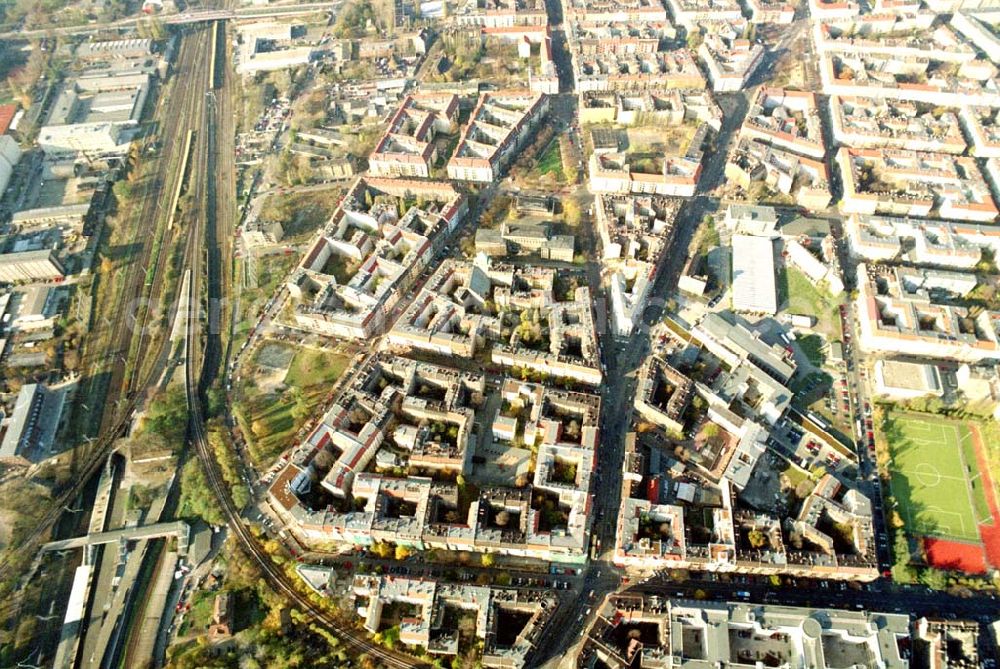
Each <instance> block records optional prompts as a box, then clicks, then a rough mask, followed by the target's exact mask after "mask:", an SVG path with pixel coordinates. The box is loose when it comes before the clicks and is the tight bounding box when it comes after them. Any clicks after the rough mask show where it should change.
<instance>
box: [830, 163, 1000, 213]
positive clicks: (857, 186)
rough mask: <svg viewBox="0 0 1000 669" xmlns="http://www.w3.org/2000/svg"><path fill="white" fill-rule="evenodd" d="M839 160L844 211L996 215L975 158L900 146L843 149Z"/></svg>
mask: <svg viewBox="0 0 1000 669" xmlns="http://www.w3.org/2000/svg"><path fill="white" fill-rule="evenodd" d="M836 162H837V165H838V167H839V168H840V175H841V179H842V180H843V184H844V196H843V198H842V200H841V204H840V206H841V210H842V211H844V212H845V213H851V214H875V213H886V214H897V215H906V216H928V215H930V213H931V211H932V210H934V211H936V212H937V215H938V216H940V217H941V218H951V219H961V220H967V221H979V222H989V221H993V220H994V219H995V218H996V217H997V214H998V213H1000V212H998V211H997V207H996V204H995V203H994V201H993V196H992V195H991V194H990V190H989V186H988V185H987V184H986V181H985V179H983V175H982V174H981V173H980V171H979V167H978V166H977V165H976V163H975V160H974V159H972V158H966V157H956V156H950V155H948V154H943V153H929V152H922V151H904V150H899V149H885V150H878V149H850V148H846V147H845V148H841V149H840V150H839V151H838V152H837V157H836Z"/></svg>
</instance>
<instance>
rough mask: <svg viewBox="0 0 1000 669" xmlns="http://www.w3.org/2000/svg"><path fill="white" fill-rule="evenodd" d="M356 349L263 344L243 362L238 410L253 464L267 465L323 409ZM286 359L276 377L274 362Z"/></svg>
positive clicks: (241, 427) (235, 407) (236, 409)
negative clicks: (282, 373) (284, 369)
mask: <svg viewBox="0 0 1000 669" xmlns="http://www.w3.org/2000/svg"><path fill="white" fill-rule="evenodd" d="M352 355H353V354H352V353H349V352H346V353H340V352H336V351H325V350H319V349H312V348H302V347H297V346H290V345H285V344H281V343H278V342H268V343H266V344H264V345H263V346H262V347H261V348H260V349H259V350H258V352H257V353H256V354H255V355H254V357H253V358H252V359H251V360H250V361H249V363H248V364H246V365H244V370H245V371H244V374H243V383H242V385H241V387H240V388H239V392H238V395H237V398H236V401H235V402H234V407H233V408H234V413H235V415H236V419H237V421H238V422H239V425H240V429H241V430H242V432H243V434H244V435H245V436H246V440H247V445H248V447H249V451H250V455H251V457H252V458H253V460H254V463H255V464H256V465H257V466H259V467H266V466H267V465H269V464H270V463H271V462H272V461H273V460H274V458H276V457H277V456H278V455H279V454H280V453H281V452H282V451H284V450H285V449H286V448H288V447H289V446H291V445H292V442H293V441H294V440H295V438H296V434H297V433H298V431H299V430H300V429H301V428H302V426H303V425H304V424H305V423H306V421H307V420H308V419H309V418H310V417H311V416H313V415H315V413H316V412H318V411H321V410H322V408H323V403H324V401H325V400H326V397H327V395H328V394H329V393H330V391H331V389H332V385H333V383H334V382H335V381H336V380H337V379H338V378H340V375H341V374H343V373H344V370H345V369H346V368H347V365H348V364H349V363H350V360H351V357H352ZM288 360H290V361H289V362H287V363H286V364H287V371H285V373H284V378H283V379H282V380H281V381H280V382H277V380H276V379H275V378H274V377H275V375H276V373H280V372H277V370H280V369H281V368H280V367H278V368H277V370H276V368H275V367H274V366H271V363H275V362H281V363H284V362H285V361H288Z"/></svg>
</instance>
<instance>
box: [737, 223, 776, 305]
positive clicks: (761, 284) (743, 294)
mask: <svg viewBox="0 0 1000 669" xmlns="http://www.w3.org/2000/svg"><path fill="white" fill-rule="evenodd" d="M733 309H734V310H736V311H741V312H745V313H752V314H772V315H773V314H775V313H777V311H778V293H777V290H776V287H775V281H774V243H773V242H772V241H771V240H770V239H768V238H767V237H751V236H749V235H734V236H733Z"/></svg>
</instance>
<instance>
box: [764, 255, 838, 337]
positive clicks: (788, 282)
mask: <svg viewBox="0 0 1000 669" xmlns="http://www.w3.org/2000/svg"><path fill="white" fill-rule="evenodd" d="M778 292H779V299H782V300H787V305H786V306H785V309H786V310H787V311H788V312H789V313H793V314H806V315H809V316H814V317H815V318H816V327H815V330H816V331H817V332H820V333H822V334H823V335H824V336H826V337H827V338H828V339H840V338H841V337H842V336H843V333H842V332H841V328H840V313H839V311H838V306H839V305H840V304H841V302H843V294H841V296H840V297H833V296H832V295H830V294H829V293H828V292H826V290H825V289H823V290H821V289H820V288H817V287H816V286H814V285H813V283H812V281H810V280H809V278H808V277H806V275H805V274H803V273H802V272H801V271H799V270H798V269H796V268H794V267H789V266H786V267H785V271H784V281H782V282H779V291H778Z"/></svg>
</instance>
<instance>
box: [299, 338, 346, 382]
mask: <svg viewBox="0 0 1000 669" xmlns="http://www.w3.org/2000/svg"><path fill="white" fill-rule="evenodd" d="M350 361H351V357H350V356H346V355H340V354H336V353H330V352H328V351H317V350H314V349H308V348H306V349H300V350H299V351H298V352H297V353H296V354H295V357H294V358H292V364H291V365H289V367H288V373H287V374H286V375H285V384H286V385H289V386H292V387H297V388H303V389H305V388H308V387H310V386H315V385H321V384H322V385H325V384H330V383H333V382H334V381H336V380H337V379H339V378H340V375H341V374H343V373H344V369H346V368H347V364H348V363H349V362H350Z"/></svg>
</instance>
